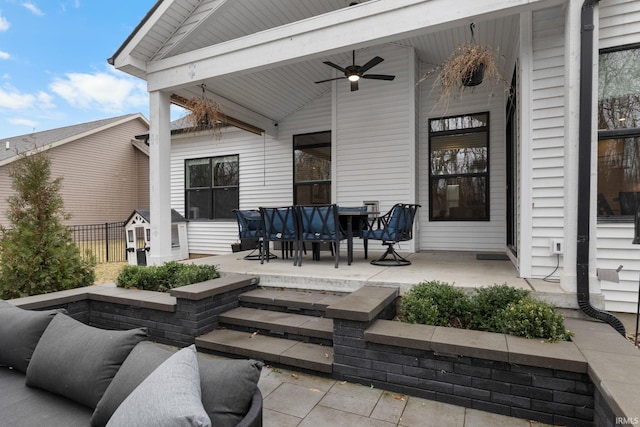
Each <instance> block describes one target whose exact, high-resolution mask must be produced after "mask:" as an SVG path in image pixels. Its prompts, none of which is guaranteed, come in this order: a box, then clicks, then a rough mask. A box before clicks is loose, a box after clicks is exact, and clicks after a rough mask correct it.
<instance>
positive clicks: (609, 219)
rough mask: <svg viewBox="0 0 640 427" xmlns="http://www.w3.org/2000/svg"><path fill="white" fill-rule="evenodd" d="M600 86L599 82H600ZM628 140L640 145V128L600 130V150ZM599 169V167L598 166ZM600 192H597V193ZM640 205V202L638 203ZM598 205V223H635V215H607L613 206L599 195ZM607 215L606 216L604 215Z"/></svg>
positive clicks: (609, 50) (633, 46) (635, 46)
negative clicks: (611, 142) (607, 143)
mask: <svg viewBox="0 0 640 427" xmlns="http://www.w3.org/2000/svg"><path fill="white" fill-rule="evenodd" d="M631 49H634V50H639V51H640V43H632V44H626V45H620V46H614V47H611V48H605V49H600V50H599V52H598V53H599V56H600V55H603V54H608V53H615V52H621V51H625V50H631ZM601 71H602V70H600V69H599V70H598V74H599V75H601ZM598 84H599V82H598ZM599 90H600V89H599V87H598V97H599V95H600V91H599ZM596 108H597V111H596V114H597V115H599V109H600V99H598V106H597V107H596ZM596 123H597V126H598V128H599V127H600V126H599V125H600V123H599V121H598V120H597V121H596ZM627 138H634V139H636V140H637V143H638V144H640V127H635V128H623V127H621V128H617V129H600V128H599V129H598V150H597V151H599V148H600V142H601V141H607V140H612V139H627ZM596 167H598V166H596ZM597 172H598V174H597V180H598V181H597V182H596V188H597V187H598V184H599V179H600V175H601V174H600V173H599V172H600V171H599V170H597ZM597 191H598V190H596V192H597ZM637 203H639V204H640V202H637ZM597 205H598V209H597V212H596V215H597V221H598V223H629V222H633V221H634V215H607V214H606V212H607V210H610V209H611V206H610V205H609V204H608V202H606V203H604V202H603V201H602V200H600V195H599V194H598V201H597ZM607 208H609V209H607ZM603 212H604V213H605V214H604V215H602V213H603Z"/></svg>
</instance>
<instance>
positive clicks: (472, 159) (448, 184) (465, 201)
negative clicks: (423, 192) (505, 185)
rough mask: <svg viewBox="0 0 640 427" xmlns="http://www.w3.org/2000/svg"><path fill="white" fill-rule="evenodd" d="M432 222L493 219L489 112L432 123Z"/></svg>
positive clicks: (439, 119) (434, 120)
mask: <svg viewBox="0 0 640 427" xmlns="http://www.w3.org/2000/svg"><path fill="white" fill-rule="evenodd" d="M429 153H430V157H429V162H430V165H429V166H430V168H431V170H430V184H429V186H430V188H431V192H430V202H431V206H430V210H429V212H430V217H429V218H430V219H431V220H467V221H482V220H488V219H489V200H488V195H489V185H488V182H489V113H486V112H485V113H476V114H465V115H462V116H456V117H445V118H438V119H432V120H430V121H429Z"/></svg>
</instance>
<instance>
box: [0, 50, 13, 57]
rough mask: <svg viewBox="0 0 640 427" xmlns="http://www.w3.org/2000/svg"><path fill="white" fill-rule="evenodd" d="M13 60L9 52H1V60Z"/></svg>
mask: <svg viewBox="0 0 640 427" xmlns="http://www.w3.org/2000/svg"><path fill="white" fill-rule="evenodd" d="M9 58H11V55H9V54H8V53H7V52H3V51H1V50H0V59H9Z"/></svg>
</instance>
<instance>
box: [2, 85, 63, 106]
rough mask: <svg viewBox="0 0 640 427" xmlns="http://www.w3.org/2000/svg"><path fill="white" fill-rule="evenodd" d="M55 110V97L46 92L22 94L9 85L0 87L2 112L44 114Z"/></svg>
mask: <svg viewBox="0 0 640 427" xmlns="http://www.w3.org/2000/svg"><path fill="white" fill-rule="evenodd" d="M54 108H55V104H54V103H53V97H52V96H51V95H50V94H48V93H46V92H43V91H40V92H37V93H35V94H31V93H21V92H20V91H18V90H17V89H16V88H14V87H13V86H11V85H9V84H6V85H5V86H3V87H0V110H11V111H27V110H32V111H34V110H35V111H40V112H43V111H45V110H52V109H54Z"/></svg>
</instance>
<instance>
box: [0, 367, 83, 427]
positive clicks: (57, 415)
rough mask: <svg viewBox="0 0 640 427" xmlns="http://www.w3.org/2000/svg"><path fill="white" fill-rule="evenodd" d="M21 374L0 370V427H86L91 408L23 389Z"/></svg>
mask: <svg viewBox="0 0 640 427" xmlns="http://www.w3.org/2000/svg"><path fill="white" fill-rule="evenodd" d="M24 380H25V377H24V374H23V373H22V372H19V371H16V370H15V369H8V368H0V396H2V398H1V399H0V426H2V427H33V426H47V427H86V426H88V425H89V418H90V417H91V409H90V408H87V407H86V406H83V405H80V404H78V403H75V402H73V401H72V400H69V399H67V398H66V397H62V396H58V395H56V394H53V393H49V392H48V391H44V390H40V389H37V388H31V387H27V386H26V385H25V383H24Z"/></svg>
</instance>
